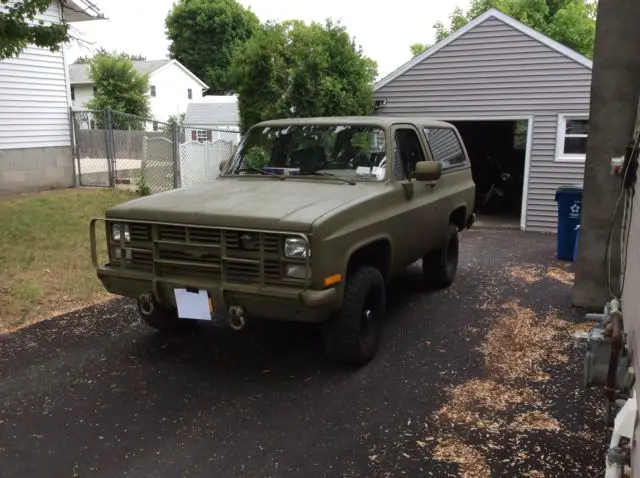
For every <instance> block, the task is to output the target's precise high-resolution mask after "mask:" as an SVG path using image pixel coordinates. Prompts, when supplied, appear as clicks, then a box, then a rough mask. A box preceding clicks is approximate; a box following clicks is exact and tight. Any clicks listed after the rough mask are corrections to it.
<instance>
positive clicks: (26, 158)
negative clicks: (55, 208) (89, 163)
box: [0, 146, 74, 194]
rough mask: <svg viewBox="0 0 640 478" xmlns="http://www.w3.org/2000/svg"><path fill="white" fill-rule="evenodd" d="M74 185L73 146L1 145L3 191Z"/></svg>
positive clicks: (2, 192) (0, 165)
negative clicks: (11, 147) (16, 146)
mask: <svg viewBox="0 0 640 478" xmlns="http://www.w3.org/2000/svg"><path fill="white" fill-rule="evenodd" d="M73 185H74V177H73V159H72V154H71V147H70V146H57V147H45V148H23V149H0V194H11V193H21V192H30V191H43V190H46V189H53V188H66V187H71V186H73Z"/></svg>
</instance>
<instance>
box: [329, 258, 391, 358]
mask: <svg viewBox="0 0 640 478" xmlns="http://www.w3.org/2000/svg"><path fill="white" fill-rule="evenodd" d="M385 311H386V295H385V285H384V279H383V278H382V274H380V271H378V269H376V268H375V267H369V266H364V267H362V268H360V269H358V270H356V271H355V272H354V273H352V274H350V276H349V277H348V278H347V285H346V288H345V292H344V301H343V303H342V308H341V309H340V311H339V312H338V313H337V314H336V316H335V317H333V318H332V319H331V320H330V321H329V322H328V323H327V324H325V329H324V339H325V344H326V350H327V355H328V356H329V358H330V359H331V360H335V361H337V362H342V363H345V364H349V365H365V364H366V363H368V362H369V361H370V360H371V359H372V358H373V357H374V356H375V354H376V352H377V350H378V345H379V343H380V332H381V320H382V318H383V317H384V314H385Z"/></svg>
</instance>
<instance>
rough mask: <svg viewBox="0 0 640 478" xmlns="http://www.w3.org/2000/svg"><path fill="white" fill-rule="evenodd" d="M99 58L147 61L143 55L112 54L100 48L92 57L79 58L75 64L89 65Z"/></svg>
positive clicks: (114, 51)
mask: <svg viewBox="0 0 640 478" xmlns="http://www.w3.org/2000/svg"><path fill="white" fill-rule="evenodd" d="M97 56H117V57H120V58H128V59H129V60H131V61H145V60H146V59H147V57H145V56H143V55H135V54H134V55H131V54H129V53H125V52H124V51H121V52H118V51H116V50H113V51H111V52H110V51H108V50H107V49H105V48H102V47H100V48H98V49H97V50H96V51H95V52H94V53H93V54H92V55H85V56H79V57H78V58H76V61H74V62H73V63H74V64H87V63H90V62H91V60H93V59H94V58H95V57H97Z"/></svg>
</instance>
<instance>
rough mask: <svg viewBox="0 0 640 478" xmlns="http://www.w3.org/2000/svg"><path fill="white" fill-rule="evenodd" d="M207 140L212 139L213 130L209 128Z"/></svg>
mask: <svg viewBox="0 0 640 478" xmlns="http://www.w3.org/2000/svg"><path fill="white" fill-rule="evenodd" d="M207 141H211V130H210V129H208V130H207Z"/></svg>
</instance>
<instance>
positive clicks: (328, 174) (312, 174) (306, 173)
mask: <svg viewBox="0 0 640 478" xmlns="http://www.w3.org/2000/svg"><path fill="white" fill-rule="evenodd" d="M296 176H325V177H329V178H333V179H337V180H338V181H342V182H343V183H347V184H350V185H351V186H355V185H356V182H355V181H352V180H351V179H345V178H341V177H340V176H336V175H335V174H331V173H325V172H323V171H307V172H304V173H298V174H296ZM294 177H295V176H294Z"/></svg>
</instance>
